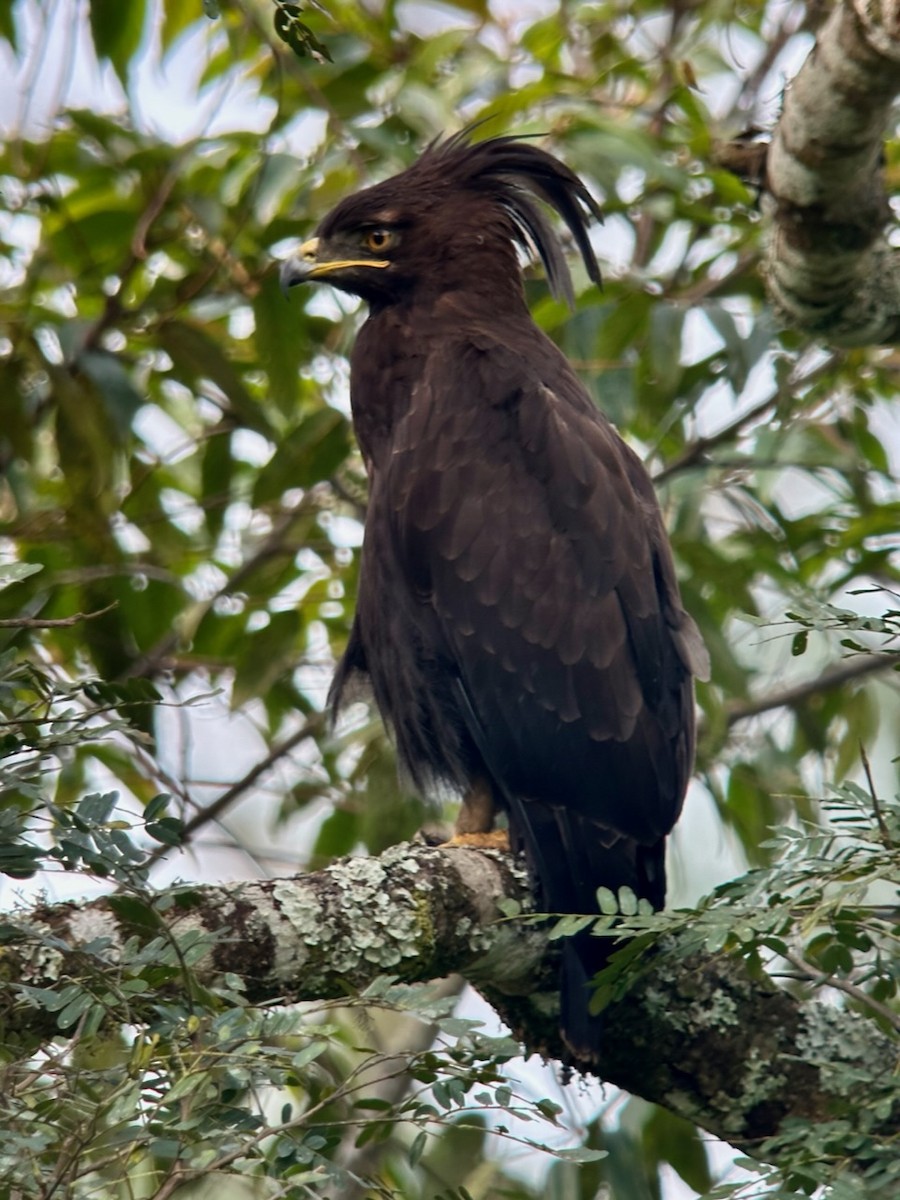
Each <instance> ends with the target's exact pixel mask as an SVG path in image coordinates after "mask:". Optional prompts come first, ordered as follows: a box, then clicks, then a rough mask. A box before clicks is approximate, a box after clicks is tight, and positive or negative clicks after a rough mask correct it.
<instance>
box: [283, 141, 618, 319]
mask: <svg viewBox="0 0 900 1200" xmlns="http://www.w3.org/2000/svg"><path fill="white" fill-rule="evenodd" d="M535 196H536V197H538V198H539V199H541V200H543V201H544V202H545V203H546V204H548V205H550V206H551V207H552V208H554V209H555V210H556V211H557V212H558V213H559V214H560V216H561V217H562V218H563V220H564V221H565V222H566V224H567V225H568V227H569V229H570V230H571V232H572V235H573V237H574V238H575V241H576V243H577V245H578V249H579V250H580V252H581V256H582V258H583V259H584V263H585V266H586V268H587V271H588V274H589V276H590V277H591V279H593V280H594V281H595V282H597V283H599V282H600V269H599V267H598V265H597V260H596V258H595V257H594V252H593V249H592V248H591V244H590V240H589V238H588V232H587V226H588V221H589V220H590V217H591V216H594V217H596V218H597V219H598V220H600V219H601V213H600V208H599V206H598V204H597V203H596V201H595V200H594V199H593V197H592V196H591V194H590V193H589V192H588V190H587V188H586V187H585V186H584V184H583V183H582V182H581V180H580V179H579V178H578V176H577V175H575V174H573V172H572V171H570V170H569V168H568V167H566V166H564V165H563V163H561V162H560V161H559V160H558V159H556V158H554V157H553V155H551V154H548V153H547V152H546V151H545V150H541V149H539V148H538V147H537V146H533V145H531V144H530V143H528V142H523V141H521V140H520V139H518V138H515V137H497V138H491V139H488V140H487V141H483V142H477V143H475V144H471V143H470V141H469V135H468V131H464V132H463V133H461V134H457V135H455V136H454V137H451V138H449V139H447V140H446V141H437V142H433V143H432V144H431V145H430V146H429V147H428V148H427V149H426V150H425V152H424V153H423V154H422V155H421V157H420V158H419V159H418V160H417V161H416V162H415V163H413V165H412V166H411V167H409V168H408V169H407V170H406V171H403V172H402V173H401V174H399V175H395V176H394V177H393V178H392V179H387V180H385V181H384V182H383V183H378V184H375V185H374V187H369V188H365V189H364V190H363V191H361V192H357V193H355V194H354V195H352V196H348V197H347V198H346V199H345V200H342V201H341V203H340V204H338V205H337V207H336V208H334V209H333V210H332V211H331V212H330V213H329V214H328V216H327V217H326V218H325V219H324V221H322V223H321V224H320V226H319V228H318V230H317V231H316V236H315V237H313V238H311V239H310V240H309V241H307V242H304V243H303V245H302V246H300V248H299V249H298V250H297V252H296V253H295V254H294V255H293V256H292V257H291V258H289V259H287V260H286V261H285V262H284V263H283V264H282V268H281V281H282V284H283V285H284V287H286V288H287V287H292V286H293V285H294V284H297V283H304V282H306V281H307V280H319V279H321V280H323V281H325V282H326V283H331V284H333V285H334V287H337V288H341V289H342V290H343V291H346V292H351V293H353V294H354V295H356V296H360V297H362V299H363V300H366V301H367V302H368V303H369V304H370V305H373V306H375V307H381V306H384V305H386V304H396V303H402V302H404V301H408V300H410V299H421V298H422V297H424V296H427V295H431V296H433V295H435V294H440V293H445V292H448V291H452V290H455V289H464V290H465V291H466V292H468V293H469V294H480V295H482V296H483V297H484V298H485V300H486V301H487V302H488V303H491V304H497V303H502V302H503V295H504V286H503V285H504V284H506V285H507V291H508V292H509V294H511V295H517V296H518V297H521V292H522V282H521V269H520V267H519V262H518V257H517V254H516V248H517V246H520V247H523V248H525V249H526V251H536V252H537V253H538V254H539V255H540V257H541V259H542V261H543V263H544V267H545V270H546V272H547V277H548V279H549V283H550V287H551V290H552V291H553V294H554V295H556V296H561V297H563V298H564V299H566V300H567V301H568V302H569V303H570V304H571V303H572V299H573V294H572V281H571V277H570V275H569V270H568V267H567V266H566V262H565V258H564V256H563V252H562V247H561V246H560V243H559V239H558V237H557V236H556V234H555V232H554V231H553V229H552V227H551V225H550V223H549V221H548V220H547V217H546V216H545V215H544V212H543V210H542V208H541V206H540V205H538V204H536V203H535V200H534V197H535Z"/></svg>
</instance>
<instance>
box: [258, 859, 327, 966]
mask: <svg viewBox="0 0 900 1200" xmlns="http://www.w3.org/2000/svg"><path fill="white" fill-rule="evenodd" d="M272 900H273V902H274V904H273V912H272V924H271V933H272V937H273V938H274V941H275V961H274V963H273V967H274V973H275V978H276V979H284V980H290V979H295V978H296V977H297V973H298V971H299V970H300V968H301V967H303V966H304V965H305V963H306V962H308V960H309V957H310V952H309V947H310V946H317V945H318V944H319V941H320V940H321V938H322V936H323V934H324V932H325V926H324V922H323V920H322V905H321V902H320V900H319V897H318V896H317V895H316V893H315V891H314V890H313V888H311V887H309V886H308V885H304V884H301V883H296V882H294V881H292V880H290V879H278V880H276V881H275V883H274V885H273V887H272ZM279 926H282V927H283V930H284V931H283V932H282V929H280V928H279Z"/></svg>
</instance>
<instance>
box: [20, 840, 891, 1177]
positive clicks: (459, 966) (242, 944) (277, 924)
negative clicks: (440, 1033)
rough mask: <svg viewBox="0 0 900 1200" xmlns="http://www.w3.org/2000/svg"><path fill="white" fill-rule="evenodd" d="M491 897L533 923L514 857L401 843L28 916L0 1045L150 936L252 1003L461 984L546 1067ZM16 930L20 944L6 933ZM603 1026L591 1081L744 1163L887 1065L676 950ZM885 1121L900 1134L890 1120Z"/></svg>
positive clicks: (835, 1020)
mask: <svg viewBox="0 0 900 1200" xmlns="http://www.w3.org/2000/svg"><path fill="white" fill-rule="evenodd" d="M504 898H511V899H516V900H518V901H519V902H520V904H521V905H522V906H523V910H524V911H527V910H528V907H529V893H528V883H527V877H526V874H525V872H524V870H523V869H522V867H521V865H520V864H519V863H517V862H516V861H515V860H514V859H512V858H511V857H509V856H506V855H503V854H500V853H498V852H496V851H485V852H479V851H475V850H470V849H459V848H441V847H429V846H425V845H418V844H407V845H401V846H397V847H394V848H393V849H391V850H389V851H387V852H386V853H385V854H383V855H382V856H381V857H380V858H371V859H370V858H350V859H345V860H343V861H341V862H339V863H336V864H335V865H333V866H332V867H329V868H328V869H326V870H324V871H320V872H318V873H316V874H311V875H307V876H301V877H299V878H296V879H281V880H265V881H257V882H252V883H240V884H232V885H228V886H222V887H194V888H183V889H178V890H175V891H173V892H171V893H167V894H166V895H165V900H164V903H161V904H156V905H154V904H153V903H152V902H151V901H149V900H148V903H147V905H144V904H142V903H141V902H140V901H138V900H135V899H134V898H133V897H128V898H122V897H118V898H117V897H108V898H105V899H102V900H98V901H92V902H89V903H80V904H74V903H65V904H57V905H53V906H46V905H45V906H40V907H39V908H37V909H35V910H34V911H31V912H29V913H22V914H18V916H17V917H16V918H15V919H14V920H11V921H9V922H8V924H7V926H6V928H5V930H4V935H5V936H4V947H3V951H2V957H0V1040H2V1044H3V1045H4V1046H6V1047H7V1048H8V1047H10V1046H11V1045H14V1044H16V1043H20V1044H24V1045H33V1044H34V1039H35V1038H36V1037H48V1036H52V1035H53V1034H54V1033H55V1032H56V1029H55V1026H54V1022H55V1019H56V1017H55V1014H54V1013H48V1012H47V1011H46V1010H44V1009H42V1008H40V1006H35V1005H33V1004H31V1003H30V1002H29V998H30V995H32V994H30V993H29V992H28V989H29V988H49V987H53V988H55V989H57V991H59V990H60V989H61V988H62V987H63V986H64V985H65V984H67V983H79V984H81V985H86V983H87V984H88V985H90V986H92V987H93V989H94V991H95V992H99V991H101V990H102V989H100V988H97V987H96V983H97V982H98V981H102V982H103V986H104V988H105V989H106V991H107V993H108V994H115V993H116V990H117V988H119V985H120V983H121V980H120V978H119V976H120V974H121V968H122V963H123V960H124V958H125V953H124V948H125V947H126V944H127V943H128V942H129V939H134V938H135V937H137V938H138V939H139V940H140V941H143V942H146V941H148V940H149V939H151V938H159V937H160V936H161V935H162V936H163V937H164V938H166V939H169V940H170V941H171V942H173V943H175V944H177V945H178V946H179V947H190V948H191V977H192V979H193V980H195V981H197V982H199V983H200V984H201V985H203V984H205V985H207V986H208V985H211V984H214V983H216V982H217V981H219V980H221V979H222V978H223V977H224V976H225V975H226V974H228V973H230V974H231V975H236V976H238V977H239V978H240V979H241V980H242V981H243V984H244V986H245V988H246V992H247V995H248V997H249V998H250V999H251V1000H253V1001H256V1002H263V1001H265V1002H268V1003H272V1002H275V1001H278V1000H282V1001H284V1002H293V1001H297V1000H304V999H308V1000H312V999H327V998H330V997H338V998H340V997H344V996H346V995H347V994H348V992H352V991H355V990H359V989H361V988H363V987H365V986H366V985H367V984H369V983H371V982H372V981H373V980H374V979H375V978H377V977H378V976H380V975H384V974H389V975H394V976H398V977H400V978H401V979H406V980H410V981H413V980H427V979H431V978H434V977H437V976H443V975H446V974H449V973H450V972H453V971H458V972H461V973H463V974H464V975H466V977H467V978H468V979H470V980H471V981H472V982H473V983H474V984H475V985H476V986H478V987H479V988H481V990H482V991H484V993H485V994H486V995H487V996H488V998H489V999H490V1000H491V1001H492V1003H494V1004H495V1006H496V1007H497V1009H498V1011H500V1013H501V1014H502V1015H503V1016H504V1018H505V1019H506V1020H507V1022H508V1023H509V1024H510V1026H511V1027H512V1028H513V1030H514V1032H515V1033H516V1035H517V1036H518V1037H519V1038H520V1039H521V1040H522V1042H523V1044H524V1047H525V1049H526V1052H538V1053H541V1054H544V1055H546V1056H549V1057H558V1056H560V1055H561V1054H562V1052H563V1050H562V1047H561V1045H560V1043H559V1036H558V1032H557V1016H558V1014H557V1010H556V994H555V978H556V974H555V962H554V958H553V955H554V949H553V945H552V943H550V944H548V942H547V939H546V936H545V933H544V932H543V931H542V929H541V928H540V927H537V926H534V925H523V924H522V923H521V922H517V921H515V920H506V919H503V918H502V916H501V912H500V909H499V908H498V903H499V902H500V901H501V900H502V899H504ZM14 926H17V927H19V928H20V929H21V930H22V931H23V932H22V933H20V934H19V935H18V936H14V935H13V928H14ZM22 985H24V986H22ZM171 986H177V982H176V983H174V984H172V985H171ZM603 1019H604V1021H605V1023H606V1027H607V1030H608V1037H607V1038H606V1041H605V1047H604V1052H603V1055H602V1058H601V1061H599V1062H598V1063H597V1073H598V1074H599V1075H601V1076H602V1077H603V1078H604V1079H606V1080H608V1081H609V1082H611V1083H615V1084H618V1085H619V1086H621V1087H623V1088H626V1089H627V1090H628V1091H630V1092H633V1093H635V1094H637V1095H640V1096H643V1097H645V1098H646V1099H649V1100H653V1101H656V1102H658V1103H660V1104H664V1105H666V1106H667V1107H669V1108H671V1109H672V1110H673V1111H675V1112H678V1113H680V1114H682V1115H684V1116H686V1117H689V1118H690V1119H691V1120H694V1121H696V1122H697V1123H699V1124H700V1125H703V1126H705V1127H706V1128H707V1129H709V1130H710V1131H712V1132H713V1133H715V1134H717V1135H718V1136H721V1137H723V1138H726V1139H727V1140H729V1141H731V1142H733V1143H734V1144H737V1145H742V1146H744V1147H745V1148H746V1149H747V1150H749V1151H750V1152H751V1153H752V1152H753V1151H754V1149H756V1148H757V1147H758V1145H759V1143H760V1142H761V1141H762V1140H764V1139H766V1138H769V1137H772V1136H774V1135H777V1134H778V1133H779V1131H780V1130H781V1129H782V1127H783V1125H784V1123H785V1122H786V1121H787V1120H788V1119H789V1118H799V1119H801V1120H804V1121H823V1120H827V1119H830V1118H831V1117H833V1116H834V1115H836V1114H837V1113H840V1112H843V1111H844V1110H845V1109H846V1107H847V1105H848V1104H850V1103H852V1099H853V1098H852V1097H851V1096H849V1095H848V1094H847V1090H846V1087H847V1085H846V1079H847V1077H848V1075H850V1076H853V1075H855V1076H856V1077H857V1078H859V1079H860V1080H861V1081H862V1082H861V1084H860V1086H863V1085H864V1086H865V1088H866V1095H867V1100H868V1101H871V1096H872V1093H873V1090H877V1087H878V1080H879V1078H881V1077H885V1078H889V1077H890V1074H891V1072H892V1071H894V1070H896V1068H897V1065H898V1064H897V1052H896V1048H895V1047H894V1046H893V1045H892V1043H891V1042H890V1040H889V1039H888V1038H887V1037H886V1036H884V1035H882V1034H881V1033H880V1032H879V1031H878V1029H877V1027H876V1026H875V1025H874V1024H873V1023H871V1022H869V1021H865V1020H862V1019H860V1018H858V1017H856V1016H854V1015H853V1014H852V1013H847V1012H844V1011H841V1010H839V1009H836V1008H832V1007H827V1006H825V1005H822V1004H818V1003H815V1002H812V1001H807V1002H801V1001H799V1000H797V999H796V998H794V997H793V996H791V995H789V994H788V993H786V992H784V991H782V990H779V989H777V988H775V987H774V985H772V984H771V983H769V982H768V981H766V980H765V979H759V978H754V977H752V976H751V975H750V974H749V973H748V972H747V971H745V970H744V968H743V967H742V965H741V964H740V963H739V962H736V961H734V960H732V959H727V958H717V957H714V956H703V957H698V956H696V955H694V956H688V957H685V955H684V952H683V950H682V951H679V942H678V939H677V938H676V939H673V940H672V943H671V944H670V945H669V946H668V947H667V948H663V949H661V950H660V951H659V952H658V953H657V955H656V957H655V958H654V959H653V960H652V962H650V963H649V965H645V966H644V968H643V969H642V970H641V971H640V972H638V973H636V975H635V977H634V979H633V981H632V982H631V984H630V986H629V989H628V991H627V994H626V995H624V996H623V997H622V998H621V999H619V1000H617V1001H616V1002H615V1003H614V1004H612V1005H611V1006H610V1007H609V1008H607V1009H606V1010H605V1013H604V1018H603ZM848 1068H850V1070H849V1071H848ZM838 1081H840V1083H838ZM869 1106H870V1107H871V1103H870V1105H869ZM884 1124H885V1127H886V1128H888V1129H891V1130H895V1131H896V1132H897V1133H898V1134H900V1113H896V1112H895V1113H893V1114H889V1115H888V1116H887V1117H885V1119H884Z"/></svg>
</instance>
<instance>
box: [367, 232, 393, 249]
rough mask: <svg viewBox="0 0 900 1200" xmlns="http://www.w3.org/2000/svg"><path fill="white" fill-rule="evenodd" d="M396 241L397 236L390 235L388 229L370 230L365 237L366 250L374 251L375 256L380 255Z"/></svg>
mask: <svg viewBox="0 0 900 1200" xmlns="http://www.w3.org/2000/svg"><path fill="white" fill-rule="evenodd" d="M396 241H397V235H396V234H394V233H392V232H391V231H390V229H370V230H369V232H368V233H367V234H366V236H365V243H366V247H367V249H369V250H374V251H375V253H376V254H381V253H382V252H383V251H384V250H389V249H390V248H391V246H393V245H394V243H395V242H396Z"/></svg>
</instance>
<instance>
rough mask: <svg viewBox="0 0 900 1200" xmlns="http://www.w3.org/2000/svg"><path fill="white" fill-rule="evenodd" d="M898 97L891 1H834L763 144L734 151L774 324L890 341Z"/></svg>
mask: <svg viewBox="0 0 900 1200" xmlns="http://www.w3.org/2000/svg"><path fill="white" fill-rule="evenodd" d="M898 93H900V0H840V2H839V3H838V4H836V5H835V6H834V8H833V10H832V12H831V13H830V15H829V17H828V19H827V21H826V22H825V23H824V24H823V26H822V28H821V29H820V31H819V33H818V35H817V38H816V44H815V46H814V48H813V50H812V52H811V53H810V55H809V57H808V58H807V60H806V62H805V63H804V65H803V67H802V68H801V70H800V72H799V73H798V75H797V77H796V78H795V79H794V80H793V82H792V83H791V84H790V85H789V87H788V88H787V91H786V93H785V97H784V109H783V112H782V115H781V118H780V120H779V121H778V124H777V126H776V128H775V130H774V133H773V137H772V143H771V145H770V146H769V147H768V152H767V154H765V160H764V165H763V164H762V163H760V162H759V156H760V154H761V153H762V152H763V148H761V147H759V146H753V145H745V146H744V147H743V149H742V145H741V143H735V144H733V145H732V146H731V147H728V148H726V152H725V154H724V155H723V162H725V164H726V165H731V166H733V167H734V168H735V169H737V170H738V171H739V173H745V174H753V173H754V172H753V171H752V170H746V171H744V172H741V169H740V166H739V164H738V159H740V158H741V157H742V156H743V159H744V163H745V166H746V165H747V164H748V163H749V160H750V158H753V157H754V156H756V158H757V167H756V168H755V170H756V171H758V173H759V175H760V180H759V181H760V182H761V184H762V187H763V198H762V203H763V210H764V212H765V213H766V214H767V216H768V218H769V221H770V226H769V238H768V246H767V253H766V261H765V265H764V271H765V275H766V281H767V285H768V290H769V294H770V297H771V299H772V301H773V303H774V305H775V307H776V310H777V311H778V312H779V314H780V316H781V317H782V318H783V319H784V320H786V321H787V322H788V323H789V324H790V325H792V326H793V327H795V328H799V329H804V330H807V331H809V332H810V333H813V334H816V335H819V336H822V337H825V338H827V339H828V340H829V341H830V342H832V343H834V344H838V345H848V346H850V345H853V346H861V345H875V344H880V343H886V342H893V341H895V340H896V339H897V337H898V336H900V262H898V255H897V251H895V250H893V249H892V248H891V247H890V245H889V243H888V240H887V237H886V235H885V227H886V225H887V223H888V221H889V220H890V217H891V212H890V208H889V206H888V200H887V196H886V194H885V185H884V179H883V174H882V166H881V164H882V158H883V151H882V147H883V142H884V138H885V136H886V135H887V133H888V132H889V129H888V126H889V121H890V116H891V109H892V105H893V103H894V100H895V98H896V96H897V95H898Z"/></svg>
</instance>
